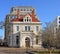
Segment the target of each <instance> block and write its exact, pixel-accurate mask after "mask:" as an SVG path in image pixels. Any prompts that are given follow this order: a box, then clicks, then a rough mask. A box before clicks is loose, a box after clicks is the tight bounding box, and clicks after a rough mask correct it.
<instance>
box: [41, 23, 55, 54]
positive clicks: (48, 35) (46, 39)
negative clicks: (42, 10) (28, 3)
mask: <svg viewBox="0 0 60 54" xmlns="http://www.w3.org/2000/svg"><path fill="white" fill-rule="evenodd" d="M42 36H43V46H44V47H46V48H47V49H48V50H50V54H51V50H52V47H54V48H55V45H56V41H55V38H54V37H55V36H54V31H53V28H52V27H51V26H50V23H46V27H45V29H44V30H43V32H42Z"/></svg>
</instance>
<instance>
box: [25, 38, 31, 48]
mask: <svg viewBox="0 0 60 54" xmlns="http://www.w3.org/2000/svg"><path fill="white" fill-rule="evenodd" d="M25 46H26V47H30V39H29V38H28V37H27V38H26V39H25Z"/></svg>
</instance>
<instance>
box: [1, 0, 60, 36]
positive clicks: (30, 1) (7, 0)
mask: <svg viewBox="0 0 60 54" xmlns="http://www.w3.org/2000/svg"><path fill="white" fill-rule="evenodd" d="M14 6H32V7H34V8H35V9H36V14H37V16H38V17H39V20H40V21H41V22H42V27H44V26H45V22H51V21H53V19H54V18H55V17H56V16H60V0H0V21H4V20H5V16H6V14H9V13H10V9H11V7H14ZM0 36H2V37H3V36H4V29H2V30H1V29H0Z"/></svg>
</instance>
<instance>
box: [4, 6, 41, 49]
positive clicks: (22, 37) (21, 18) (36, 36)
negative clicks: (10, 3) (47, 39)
mask: <svg viewBox="0 0 60 54" xmlns="http://www.w3.org/2000/svg"><path fill="white" fill-rule="evenodd" d="M41 30H42V25H41V22H40V21H39V20H38V17H37V15H36V13H35V9H34V8H33V7H29V6H21V7H13V8H11V12H10V14H7V15H6V19H5V43H6V44H7V45H8V46H9V47H33V48H34V47H42V46H41V45H42V39H41Z"/></svg>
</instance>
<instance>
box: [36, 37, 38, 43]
mask: <svg viewBox="0 0 60 54" xmlns="http://www.w3.org/2000/svg"><path fill="white" fill-rule="evenodd" d="M36 44H38V36H36Z"/></svg>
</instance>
